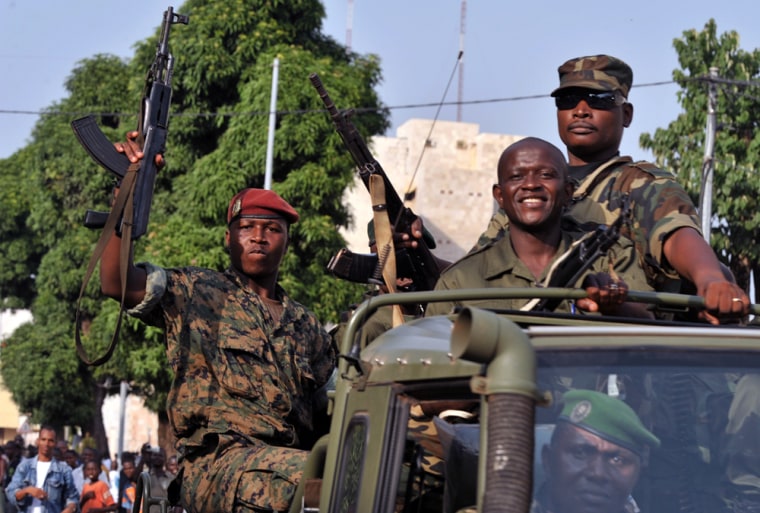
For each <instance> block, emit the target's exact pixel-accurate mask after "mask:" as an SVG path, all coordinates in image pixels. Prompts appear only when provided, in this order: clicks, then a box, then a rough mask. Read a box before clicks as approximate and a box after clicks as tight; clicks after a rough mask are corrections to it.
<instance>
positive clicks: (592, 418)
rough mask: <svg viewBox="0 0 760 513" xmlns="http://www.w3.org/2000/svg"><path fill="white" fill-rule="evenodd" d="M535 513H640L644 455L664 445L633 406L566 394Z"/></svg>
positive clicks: (585, 393)
mask: <svg viewBox="0 0 760 513" xmlns="http://www.w3.org/2000/svg"><path fill="white" fill-rule="evenodd" d="M563 400H564V403H565V404H564V407H563V409H562V413H561V415H560V416H559V418H558V419H557V424H556V427H555V428H554V432H553V433H552V438H551V442H550V443H549V445H547V446H545V447H544V448H543V452H542V454H541V461H542V464H543V468H544V472H545V474H546V481H545V482H544V483H543V484H542V485H541V487H540V489H539V491H538V493H537V494H536V496H535V498H534V502H533V505H532V507H531V513H560V512H561V513H637V512H638V511H639V510H638V507H637V506H636V502H635V501H634V499H633V497H631V492H632V490H633V487H634V486H635V485H636V482H637V481H638V479H639V473H640V472H641V463H642V457H643V455H644V453H645V452H646V451H647V450H649V449H655V448H658V447H659V446H660V441H659V439H658V438H657V437H655V436H654V435H653V434H652V433H650V432H649V431H648V430H647V429H646V428H645V427H644V425H643V424H642V423H641V420H639V417H638V416H637V415H636V413H635V412H634V411H633V410H632V409H631V407H630V406H628V405H627V404H625V403H624V402H623V401H621V400H619V399H616V398H614V397H610V396H608V395H606V394H603V393H601V392H595V391H592V390H571V391H569V392H566V393H565V394H564V398H563Z"/></svg>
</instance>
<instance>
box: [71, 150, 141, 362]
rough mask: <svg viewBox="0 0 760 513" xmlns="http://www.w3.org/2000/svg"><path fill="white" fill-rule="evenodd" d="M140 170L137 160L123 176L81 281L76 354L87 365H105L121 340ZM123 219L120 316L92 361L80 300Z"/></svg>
mask: <svg viewBox="0 0 760 513" xmlns="http://www.w3.org/2000/svg"><path fill="white" fill-rule="evenodd" d="M139 169H140V165H139V164H136V163H132V164H130V166H129V169H127V173H126V174H125V175H124V178H123V179H122V182H121V187H120V188H119V193H118V194H117V195H116V201H115V202H114V205H113V207H112V208H111V213H110V214H108V219H107V220H106V224H105V226H103V231H102V233H101V234H100V239H99V240H98V244H97V245H96V246H95V251H93V253H92V256H91V257H90V263H89V264H87V271H86V272H85V275H84V279H83V281H82V288H81V289H80V290H79V298H78V299H77V313H76V321H75V323H76V324H75V340H76V347H77V354H78V355H79V358H80V359H81V360H82V361H83V362H84V363H85V364H86V365H102V364H104V363H105V362H107V361H108V360H109V359H110V358H111V355H112V354H113V352H114V349H116V342H117V340H118V336H119V330H120V328H121V319H122V316H123V314H124V299H125V297H126V295H127V269H128V268H129V262H130V260H129V256H130V253H131V249H132V248H131V246H132V217H133V213H134V190H135V184H136V183H137V171H138V170H139ZM120 219H123V220H124V221H123V222H122V226H121V246H120V252H119V276H120V278H121V303H120V305H119V317H118V320H117V321H116V328H114V333H113V336H112V337H111V342H110V343H109V344H108V349H107V350H106V352H105V354H103V355H102V356H101V357H99V358H95V359H94V360H90V359H89V357H88V356H87V352H86V351H85V349H84V346H83V345H82V339H81V337H80V329H81V324H82V321H81V309H80V303H81V301H82V297H83V296H84V291H85V289H86V288H87V284H88V283H89V282H90V278H91V277H92V273H93V272H95V266H96V265H97V263H98V262H99V261H100V257H101V256H102V255H103V252H104V251H105V249H106V245H107V244H108V241H109V240H110V239H111V237H113V236H114V233H115V232H116V228H117V226H116V225H117V223H118V222H119V220H120Z"/></svg>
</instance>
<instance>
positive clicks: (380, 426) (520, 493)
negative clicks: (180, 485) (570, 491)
mask: <svg viewBox="0 0 760 513" xmlns="http://www.w3.org/2000/svg"><path fill="white" fill-rule="evenodd" d="M584 295H585V293H584V291H582V290H575V289H551V288H546V289H536V288H531V289H489V290H474V289H473V290H459V291H442V292H409V293H403V294H386V295H380V296H377V297H375V298H373V299H371V300H369V301H367V302H365V303H363V304H361V305H360V306H359V307H358V309H357V310H356V311H355V312H354V313H353V316H352V317H351V319H350V321H349V323H348V325H347V328H346V330H345V336H344V337H343V340H342V346H341V348H340V352H341V360H340V364H339V373H338V379H337V383H336V387H335V391H334V393H332V394H331V398H330V400H331V411H332V420H331V422H332V423H331V427H330V433H329V434H328V435H326V436H324V437H322V438H321V439H320V440H319V441H318V442H317V444H316V445H315V447H314V449H313V450H312V452H311V454H310V456H309V460H308V462H307V467H306V469H305V472H304V478H303V480H302V481H301V483H300V484H299V488H298V491H297V494H296V500H295V501H294V503H293V505H292V507H291V513H298V512H302V513H316V512H319V513H328V512H329V513H352V512H353V513H397V512H426V513H428V512H436V513H454V512H465V511H466V512H471V511H473V512H474V511H478V512H496V511H498V512H510V513H517V512H523V513H525V512H528V511H530V509H531V505H532V502H533V499H534V495H535V494H536V493H537V490H539V488H540V486H541V485H542V483H543V480H544V477H545V472H544V469H543V468H542V458H541V455H542V451H543V449H544V447H545V446H546V445H547V444H548V443H549V441H550V438H551V433H552V430H553V429H554V426H555V424H556V422H557V417H558V415H559V412H560V410H561V408H562V403H563V399H562V398H563V394H565V393H566V392H567V391H569V390H572V389H591V390H596V391H600V392H603V393H605V394H607V395H610V396H613V397H617V398H618V399H621V400H623V401H625V402H626V403H627V404H628V405H629V406H631V407H632V408H633V410H634V411H635V412H636V414H637V415H638V416H639V418H640V419H641V421H642V422H643V424H644V425H645V426H646V427H647V428H648V429H649V430H650V431H651V432H652V433H654V434H655V435H656V436H657V437H658V438H659V440H660V442H661V445H660V447H659V448H658V449H653V450H651V451H649V452H647V453H646V454H644V455H643V456H642V458H641V471H640V476H639V478H638V481H637V484H636V486H635V488H634V489H633V492H632V494H631V495H632V498H633V500H634V501H635V504H637V506H638V508H640V511H642V512H644V513H666V512H667V513H679V512H683V513H708V512H709V513H715V512H719V513H720V512H726V513H728V512H737V513H740V512H745V511H746V512H756V511H760V329H758V328H756V327H755V326H753V325H752V321H751V320H750V321H749V322H744V323H742V324H739V323H737V324H735V325H722V326H712V325H709V324H705V323H695V322H686V321H662V320H637V319H629V318H618V317H610V316H599V315H565V314H555V313H533V312H523V311H509V310H503V311H495V310H488V309H481V308H478V306H477V305H478V304H479V302H482V301H487V300H493V299H496V298H541V299H544V298H548V299H558V298H568V299H578V298H580V297H583V296H584ZM629 297H630V298H631V299H633V300H635V301H638V302H642V303H647V304H649V305H650V308H652V309H656V310H657V311H658V312H659V314H661V315H658V317H663V316H667V315H673V316H675V317H678V318H688V317H690V315H689V314H690V313H692V314H693V313H694V312H696V311H699V310H700V309H701V308H702V307H703V301H702V299H701V298H699V297H696V296H685V295H678V294H664V293H648V292H636V291H632V292H630V294H629ZM431 301H459V302H466V303H467V304H468V305H470V306H466V307H464V308H462V309H461V310H460V311H458V312H454V313H452V315H449V316H439V317H430V318H422V319H417V320H415V321H412V322H408V323H406V324H404V325H401V326H399V327H397V328H394V329H392V330H390V331H387V332H386V333H384V334H383V335H381V336H380V337H378V338H376V339H375V340H374V341H372V342H371V343H369V344H368V345H367V346H366V347H361V346H360V342H359V341H360V340H361V337H360V333H361V330H362V327H363V324H364V322H365V321H366V319H368V318H369V317H370V315H371V314H372V313H373V312H375V311H376V310H377V309H379V308H387V307H389V305H392V304H416V303H429V302H431ZM480 304H482V303H480ZM751 312H752V315H751V319H753V318H754V316H755V315H758V314H760V306H759V305H753V306H752V307H751ZM691 317H693V315H692V316H691ZM143 478H144V479H143V482H141V484H140V486H138V497H140V496H142V498H143V499H145V500H146V502H145V503H144V506H143V510H144V511H145V510H147V506H148V504H149V502H147V501H148V500H149V499H150V492H149V480H148V479H147V475H145V476H143ZM598 479H599V480H602V486H604V479H607V478H606V477H604V476H599V477H598ZM610 486H611V485H610ZM143 489H144V491H143ZM592 502H593V500H592ZM138 503H139V501H138ZM150 504H155V505H161V509H162V510H163V511H166V507H167V505H166V503H165V499H164V500H153V501H152V502H150ZM575 506H577V505H575ZM566 510H570V511H583V513H586V512H585V510H579V509H578V508H577V507H571V506H568V507H567V508H566ZM621 511H623V510H621ZM625 511H636V510H635V509H633V510H628V509H626V510H625ZM588 513H591V509H589V512H588ZM600 513H601V512H600ZM604 513H611V512H609V511H605V512H604Z"/></svg>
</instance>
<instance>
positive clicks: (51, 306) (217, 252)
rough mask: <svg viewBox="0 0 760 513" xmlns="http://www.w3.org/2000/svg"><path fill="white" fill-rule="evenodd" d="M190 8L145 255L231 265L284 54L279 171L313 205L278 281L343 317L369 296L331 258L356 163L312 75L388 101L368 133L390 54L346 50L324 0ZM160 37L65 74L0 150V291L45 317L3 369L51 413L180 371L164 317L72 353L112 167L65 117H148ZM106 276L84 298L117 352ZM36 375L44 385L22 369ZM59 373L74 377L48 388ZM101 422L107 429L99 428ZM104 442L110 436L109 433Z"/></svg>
mask: <svg viewBox="0 0 760 513" xmlns="http://www.w3.org/2000/svg"><path fill="white" fill-rule="evenodd" d="M177 12H181V13H183V14H189V15H190V25H189V26H187V27H184V26H181V25H180V26H175V27H173V29H172V33H171V38H170V46H171V50H172V53H173V54H174V57H175V73H174V84H173V86H174V89H173V104H172V113H173V117H172V119H171V126H170V131H169V140H168V142H167V149H166V160H167V163H168V164H167V166H166V167H165V168H164V169H162V170H161V172H160V173H159V175H158V177H157V180H156V189H155V195H154V200H153V209H152V211H151V221H150V226H149V228H148V230H149V231H148V233H147V234H146V235H145V236H144V237H143V238H141V239H140V240H138V241H137V242H136V246H135V253H136V260H138V261H140V260H150V261H152V262H154V263H157V264H159V265H165V266H175V265H199V266H208V267H212V268H216V269H220V270H221V269H223V268H224V267H226V265H227V264H228V257H227V255H226V253H225V251H224V249H223V246H222V243H223V237H224V229H225V227H224V225H223V223H224V219H225V215H226V209H227V204H228V201H229V198H231V197H232V195H233V194H234V193H235V192H237V191H238V190H239V189H241V188H244V187H263V185H264V170H265V164H266V141H267V125H268V111H269V101H270V100H269V99H270V88H271V79H272V63H273V61H274V59H275V58H277V59H279V62H280V67H279V69H280V73H279V88H278V89H279V90H278V114H277V121H276V138H275V143H274V162H273V177H272V182H273V188H274V189H275V190H276V191H277V192H278V193H280V194H281V195H282V196H283V197H284V198H285V199H287V200H288V201H290V202H291V203H292V204H293V205H295V206H296V207H297V209H298V211H299V213H300V214H301V221H299V222H298V223H297V224H295V225H294V226H293V227H292V228H291V244H290V249H289V252H288V255H287V257H286V260H285V262H284V263H283V266H282V269H281V275H280V281H281V283H282V284H283V286H284V287H285V289H286V290H287V291H288V292H289V293H290V294H291V295H292V296H293V297H294V298H295V299H297V300H298V301H300V302H302V303H304V304H306V305H309V306H310V307H311V308H312V309H313V310H314V311H315V312H316V313H317V315H318V316H319V317H320V318H321V319H322V320H323V321H324V322H329V321H333V322H335V321H337V320H338V316H339V312H340V311H341V310H343V309H344V308H345V306H346V305H347V304H349V303H350V302H352V301H354V300H356V299H357V298H358V297H359V296H360V293H361V288H359V287H357V286H355V285H352V284H349V283H344V282H341V281H340V280H336V279H334V278H333V277H331V276H329V275H327V274H326V273H325V271H324V267H325V264H326V262H327V261H328V259H329V257H330V256H331V255H332V254H334V253H335V251H337V249H339V248H340V247H342V246H343V245H344V244H345V242H344V241H343V240H342V238H341V237H340V235H339V233H338V231H337V228H338V227H339V226H347V225H348V223H350V222H351V220H350V218H349V216H348V214H347V212H346V209H345V206H344V205H343V204H342V203H341V196H342V192H343V190H344V189H345V188H346V186H348V184H349V183H351V179H352V174H353V171H352V163H351V160H350V157H349V156H348V155H347V154H346V152H345V151H344V149H343V147H342V146H341V144H340V141H339V138H338V136H337V134H335V132H334V130H333V127H332V124H331V122H330V120H329V117H328V116H327V115H326V113H324V112H323V111H322V110H321V107H322V104H321V101H320V100H319V98H318V96H317V94H316V92H315V91H314V90H313V88H312V87H311V85H310V82H309V80H308V75H309V73H311V72H318V73H319V74H320V75H321V77H322V79H323V81H324V82H325V84H326V86H327V87H328V88H329V89H330V91H331V93H332V94H333V95H334V96H335V97H336V99H337V98H339V99H340V103H341V105H364V106H370V107H376V108H375V109H374V110H370V111H368V112H367V113H365V114H362V115H357V116H356V119H355V124H356V125H357V126H358V127H359V129H360V130H362V132H363V133H364V134H366V135H367V136H369V135H371V134H374V133H380V132H383V131H384V130H385V128H386V127H387V126H388V121H387V117H388V114H387V111H386V110H385V109H383V108H382V106H381V105H380V102H379V99H378V97H377V95H376V93H375V92H374V90H373V87H374V86H375V85H376V84H377V83H378V82H379V80H380V78H381V75H380V68H379V62H378V60H377V59H376V57H374V56H372V55H369V56H361V55H357V54H353V53H347V52H346V50H345V48H343V47H342V46H341V45H339V44H338V43H336V42H335V41H334V40H332V39H331V38H329V37H326V36H325V35H323V34H321V32H320V28H321V20H322V18H324V8H323V6H322V4H321V3H320V2H319V1H318V0H293V1H289V2H281V1H276V2H270V1H263V0H233V1H230V2H213V1H210V0H189V1H188V2H187V3H186V4H185V5H184V6H182V7H181V8H178V9H177ZM157 37H158V34H157V33H156V34H155V35H154V36H153V37H151V38H149V39H148V40H146V41H144V42H142V43H141V44H139V45H137V47H136V50H135V56H134V58H133V59H132V60H131V61H129V62H122V61H121V60H119V59H117V58H115V57H112V56H105V55H98V56H95V57H93V58H92V59H87V60H85V61H82V62H81V63H80V64H79V66H78V67H77V68H76V69H75V70H74V71H73V72H72V75H71V77H70V78H69V80H68V81H67V83H66V87H67V90H68V92H69V96H68V97H67V98H65V99H64V100H62V101H61V102H60V103H59V104H56V105H53V106H52V107H51V109H50V111H51V115H49V116H43V117H42V119H40V121H39V122H38V123H37V125H36V128H35V131H34V133H33V137H32V142H31V143H30V144H29V146H28V147H27V148H24V149H23V150H21V151H19V152H18V153H16V154H14V155H13V156H11V157H10V158H9V159H6V160H4V161H0V184H2V185H3V186H5V187H3V188H2V190H0V194H2V195H3V200H4V201H3V204H2V207H0V208H2V209H3V211H0V213H6V212H7V213H8V214H10V217H8V218H7V219H5V220H4V221H3V223H1V224H0V236H1V237H0V239H1V240H2V243H1V244H0V252H1V253H0V255H2V257H3V258H5V257H6V255H8V261H9V262H12V263H14V265H13V266H10V268H8V269H6V268H5V266H2V267H3V270H2V271H0V291H2V292H3V294H4V295H6V297H8V298H12V299H13V301H14V302H15V304H20V305H23V306H31V309H32V312H33V315H34V322H33V323H31V324H29V325H27V326H24V328H23V329H21V330H17V332H16V333H14V335H13V336H12V337H11V338H10V339H8V340H7V342H6V345H5V347H3V348H2V353H1V354H0V356H1V357H2V360H0V370H1V371H2V373H3V377H4V378H5V380H6V384H7V385H8V388H9V389H10V390H11V392H12V394H13V396H14V399H15V400H16V401H17V403H18V404H19V406H20V408H21V409H22V410H24V411H29V412H32V414H33V417H34V419H35V420H38V421H45V422H52V421H57V422H58V423H59V424H77V425H88V424H87V422H88V419H95V420H96V421H97V417H96V415H97V413H98V412H99V404H98V401H99V398H100V397H101V396H100V395H99V393H100V392H99V391H101V390H107V387H108V386H109V384H110V383H118V382H119V381H120V380H128V381H129V382H130V383H131V385H132V387H133V390H138V391H140V393H142V394H143V395H144V396H145V397H146V398H147V399H148V404H149V405H150V406H151V407H152V408H155V409H156V410H157V411H161V410H162V409H163V405H164V402H165V397H166V392H167V390H168V386H169V382H170V379H171V375H170V372H169V370H168V368H169V367H168V363H167V361H166V357H165V354H164V351H163V345H162V337H161V334H160V332H159V331H158V330H156V329H154V328H150V327H147V326H145V325H144V324H142V323H139V322H137V321H134V320H131V319H128V320H125V321H124V324H122V329H121V335H120V343H119V345H118V346H117V349H116V353H115V354H114V357H113V358H112V359H111V360H110V361H109V362H108V363H107V364H106V365H104V366H102V367H98V368H95V369H93V368H87V367H85V366H83V365H82V364H81V362H78V361H77V360H76V357H75V356H74V347H73V346H74V344H73V333H74V323H73V319H74V314H75V310H76V302H77V297H78V295H79V288H80V286H81V283H82V279H83V277H84V271H85V269H86V267H87V263H88V260H89V258H90V255H91V254H92V250H93V247H94V243H95V241H96V239H97V237H98V236H99V233H97V232H94V231H90V230H87V229H85V228H83V227H82V226H81V219H82V213H83V210H84V208H94V209H99V210H107V208H108V205H109V203H110V197H111V196H110V191H111V186H112V184H113V177H111V176H109V174H108V173H106V172H105V171H103V170H102V169H99V168H98V167H97V166H96V165H95V164H94V163H93V162H92V161H91V160H90V159H89V158H87V156H86V154H85V152H84V150H83V149H82V148H81V147H79V146H78V144H77V143H76V141H75V139H74V138H73V137H72V134H71V130H70V128H69V126H68V123H69V121H70V119H69V118H68V117H66V116H55V115H52V112H54V111H61V112H94V113H100V116H99V121H100V126H101V128H102V129H103V131H104V132H105V133H106V135H107V136H108V137H109V138H110V139H111V140H113V141H117V140H120V139H121V138H123V137H124V133H125V132H126V131H128V130H132V129H134V127H135V126H136V115H135V114H123V113H134V112H136V110H137V108H138V106H139V105H138V100H139V98H140V95H141V93H142V87H143V79H144V75H145V70H146V69H147V68H148V66H149V64H150V62H151V61H152V59H153V57H154V55H155V49H156V42H157ZM6 197H7V198H9V202H8V203H7V204H6V202H5V198H6ZM14 244H15V245H14ZM97 282H98V280H97V273H96V275H95V276H94V277H93V280H92V283H91V284H90V286H89V287H88V288H87V289H86V291H85V294H84V297H83V298H82V301H81V305H80V306H81V312H82V318H83V322H82V334H83V341H84V344H85V347H86V349H87V351H88V352H89V354H90V355H91V356H92V355H94V354H95V353H101V352H102V351H103V350H104V348H105V347H106V345H107V343H108V341H109V340H110V338H111V335H112V332H113V329H114V326H115V324H116V319H117V316H118V304H117V303H116V302H114V301H109V300H105V299H104V298H103V297H102V296H101V294H100V293H99V290H98V286H97ZM43 341H46V343H43ZM59 353H60V354H59ZM53 354H55V355H56V357H55V358H52V357H51V356H52V355H53ZM59 358H64V359H65V362H64V361H58V359H59ZM32 371H34V373H32ZM29 375H31V376H34V383H30V382H28V381H25V380H24V378H25V377H26V376H29ZM54 377H55V379H60V380H61V382H62V383H67V385H66V386H65V387H52V386H50V384H51V383H52V382H53V381H52V380H53V379H54ZM55 401H58V402H57V403H56V404H64V405H67V404H76V405H77V407H78V409H81V412H78V411H77V412H75V411H74V409H72V408H66V407H64V408H61V409H59V410H53V409H52V408H51V407H50V406H49V405H50V404H52V403H53V402H55ZM89 430H90V432H91V433H92V434H93V436H95V437H96V439H97V438H98V433H100V432H102V428H101V429H95V428H92V427H91V428H90V429H89ZM98 444H99V447H100V448H101V449H103V448H104V446H105V439H104V436H103V437H102V438H101V439H99V440H98Z"/></svg>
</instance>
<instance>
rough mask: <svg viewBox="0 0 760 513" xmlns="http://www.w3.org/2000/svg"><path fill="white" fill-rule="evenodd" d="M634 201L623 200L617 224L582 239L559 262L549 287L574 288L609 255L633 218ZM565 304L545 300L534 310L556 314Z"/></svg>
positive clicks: (625, 198)
mask: <svg viewBox="0 0 760 513" xmlns="http://www.w3.org/2000/svg"><path fill="white" fill-rule="evenodd" d="M630 208H631V206H630V198H629V197H628V196H625V197H624V198H623V206H622V208H621V209H620V215H619V216H618V218H617V219H616V220H615V222H614V223H612V224H611V225H609V226H607V225H604V224H600V225H599V226H597V227H596V228H595V229H594V231H593V232H589V233H588V234H586V235H585V236H584V237H583V238H581V239H580V240H578V241H577V242H576V243H575V244H574V245H573V246H572V247H571V248H570V249H569V250H568V251H567V252H566V253H565V255H563V257H561V258H560V259H559V260H558V261H557V262H556V263H555V267H554V269H552V270H551V271H550V274H549V275H548V278H549V279H548V283H546V284H545V286H546V287H574V286H575V283H576V282H577V281H578V280H579V279H580V278H581V276H583V273H585V272H586V271H587V270H588V269H589V268H590V267H591V266H592V265H593V264H594V262H595V261H596V260H597V259H598V258H599V257H601V256H603V255H605V254H606V253H607V252H608V251H609V250H610V249H611V248H612V246H613V245H614V244H615V243H616V242H617V240H618V239H619V238H620V229H621V228H622V227H623V225H624V223H626V222H627V221H628V217H629V216H630ZM561 302H562V300H561V299H549V298H544V299H542V300H541V301H539V302H537V303H536V305H535V306H534V307H533V308H529V309H530V310H532V311H546V312H552V311H554V310H555V309H556V308H557V306H559V304H560V303H561Z"/></svg>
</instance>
